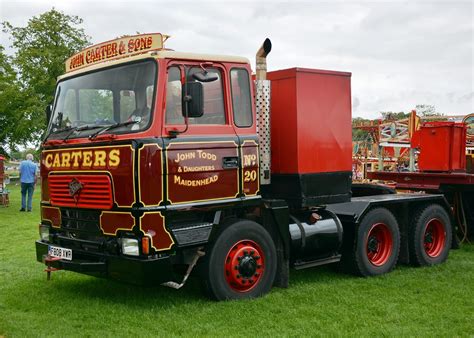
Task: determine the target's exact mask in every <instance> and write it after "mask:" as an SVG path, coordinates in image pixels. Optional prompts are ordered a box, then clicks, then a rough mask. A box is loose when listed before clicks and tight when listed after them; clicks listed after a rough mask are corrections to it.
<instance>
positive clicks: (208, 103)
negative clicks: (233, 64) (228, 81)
mask: <svg viewBox="0 0 474 338" xmlns="http://www.w3.org/2000/svg"><path fill="white" fill-rule="evenodd" d="M206 71H208V72H209V73H212V74H215V75H217V77H218V79H217V80H216V81H212V82H203V83H202V87H203V96H204V114H203V115H202V116H201V117H197V118H190V119H189V123H190V124H225V122H226V119H225V108H224V90H223V85H222V74H221V71H220V70H219V69H217V68H212V67H211V68H206ZM198 72H202V69H201V67H193V68H191V69H190V70H189V72H188V78H187V81H188V82H193V81H197V80H196V79H194V77H193V74H194V73H198Z"/></svg>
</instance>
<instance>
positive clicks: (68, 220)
mask: <svg viewBox="0 0 474 338" xmlns="http://www.w3.org/2000/svg"><path fill="white" fill-rule="evenodd" d="M99 217H100V211H95V210H81V209H62V210H61V220H62V228H63V229H67V230H69V231H75V232H86V233H100V228H99Z"/></svg>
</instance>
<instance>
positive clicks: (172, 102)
mask: <svg viewBox="0 0 474 338" xmlns="http://www.w3.org/2000/svg"><path fill="white" fill-rule="evenodd" d="M181 96H182V85H181V70H180V69H179V67H170V68H169V69H168V81H167V83H166V114H165V116H166V117H165V120H166V123H167V124H183V123H184V117H183V110H182V107H181V102H182V101H181Z"/></svg>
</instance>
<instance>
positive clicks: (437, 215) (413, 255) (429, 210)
mask: <svg viewBox="0 0 474 338" xmlns="http://www.w3.org/2000/svg"><path fill="white" fill-rule="evenodd" d="M451 239H452V227H451V221H450V218H449V215H448V213H447V212H446V210H445V209H444V208H443V207H441V206H440V205H438V204H431V205H428V206H427V207H425V208H422V209H419V210H418V211H417V212H416V216H415V222H414V224H413V227H411V228H410V236H409V249H410V250H409V251H410V262H411V263H412V264H413V265H416V266H425V265H434V264H439V263H442V262H444V261H445V260H446V259H447V258H448V254H449V248H450V245H451Z"/></svg>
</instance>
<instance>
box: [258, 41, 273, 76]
mask: <svg viewBox="0 0 474 338" xmlns="http://www.w3.org/2000/svg"><path fill="white" fill-rule="evenodd" d="M271 50H272V42H271V41H270V39H268V38H266V39H265V41H264V42H263V44H262V46H261V47H260V48H259V50H258V51H257V55H256V56H255V59H256V75H255V76H256V80H266V79H267V55H268V53H270V52H271Z"/></svg>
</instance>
